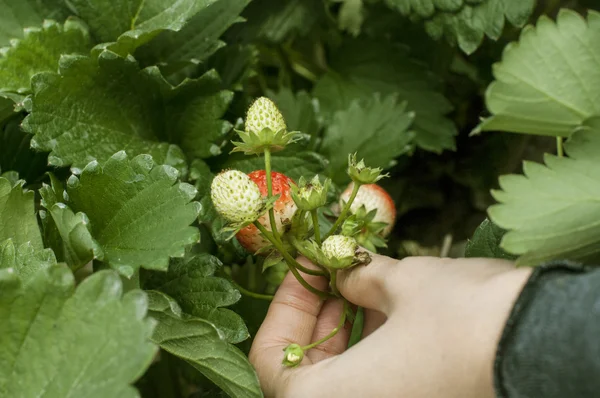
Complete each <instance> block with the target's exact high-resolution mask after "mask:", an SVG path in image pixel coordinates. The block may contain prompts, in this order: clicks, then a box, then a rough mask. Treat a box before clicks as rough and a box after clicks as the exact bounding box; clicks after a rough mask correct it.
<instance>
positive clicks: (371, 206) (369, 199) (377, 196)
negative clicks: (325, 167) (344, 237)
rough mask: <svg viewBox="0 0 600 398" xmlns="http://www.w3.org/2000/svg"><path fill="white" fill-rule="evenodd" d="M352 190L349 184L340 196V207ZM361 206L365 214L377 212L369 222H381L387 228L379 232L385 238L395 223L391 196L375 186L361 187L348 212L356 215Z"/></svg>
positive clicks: (352, 186) (394, 207)
mask: <svg viewBox="0 0 600 398" xmlns="http://www.w3.org/2000/svg"><path fill="white" fill-rule="evenodd" d="M353 188H354V183H350V185H348V187H347V188H346V190H345V191H344V192H343V193H342V195H341V196H340V205H341V206H343V205H344V203H346V202H347V201H348V200H349V199H350V194H351V193H352V189H353ZM361 206H365V208H366V210H367V212H369V211H372V210H375V209H376V210H377V214H376V215H375V217H374V218H373V220H371V221H372V222H383V223H386V224H387V226H386V227H385V228H384V229H383V231H382V232H381V235H382V236H387V235H389V234H390V232H391V231H392V228H393V227H394V223H395V222H396V206H395V205H394V201H393V199H392V198H391V196H390V195H389V194H388V193H387V192H386V190H385V189H383V188H381V187H380V186H379V185H377V184H367V185H361V187H360V189H359V190H358V193H357V194H356V198H355V199H354V201H353V202H352V205H351V206H350V211H351V212H352V213H356V212H357V211H358V209H359V208H360V207H361Z"/></svg>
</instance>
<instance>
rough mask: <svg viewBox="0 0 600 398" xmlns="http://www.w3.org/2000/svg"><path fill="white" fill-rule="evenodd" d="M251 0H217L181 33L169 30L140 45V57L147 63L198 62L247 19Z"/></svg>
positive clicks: (223, 44)
mask: <svg viewBox="0 0 600 398" xmlns="http://www.w3.org/2000/svg"><path fill="white" fill-rule="evenodd" d="M249 2H250V0H213V1H210V2H206V3H207V4H208V6H206V7H205V8H203V9H202V10H200V11H199V12H198V13H197V14H196V15H195V16H194V17H193V18H191V19H190V21H189V22H188V23H187V24H186V25H185V26H184V27H183V28H182V29H181V30H180V31H178V32H175V31H173V30H168V31H165V32H163V33H161V34H160V35H159V36H158V37H157V38H156V39H154V40H152V41H151V42H150V43H148V44H147V45H145V46H144V47H142V48H140V49H139V51H138V52H137V53H136V56H137V57H138V58H140V59H141V60H142V61H143V62H144V63H145V64H147V65H155V64H158V63H165V64H178V63H180V64H184V63H188V62H191V63H194V64H198V63H200V62H202V61H204V60H206V59H207V58H208V57H209V56H211V55H212V54H214V53H215V52H216V51H217V50H218V49H219V48H222V47H223V46H225V43H224V42H222V41H221V40H219V38H220V37H221V36H222V35H223V33H224V32H225V31H226V30H227V29H228V28H229V27H230V26H231V25H233V24H234V23H236V22H241V21H243V19H242V18H240V13H241V12H242V10H243V9H244V8H245V7H246V6H247V5H248V3H249Z"/></svg>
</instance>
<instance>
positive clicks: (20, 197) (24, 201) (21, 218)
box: [0, 177, 43, 250]
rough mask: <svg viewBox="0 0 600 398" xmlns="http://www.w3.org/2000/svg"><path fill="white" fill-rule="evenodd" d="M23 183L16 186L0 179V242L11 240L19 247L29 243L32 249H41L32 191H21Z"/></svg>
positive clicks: (4, 179)
mask: <svg viewBox="0 0 600 398" xmlns="http://www.w3.org/2000/svg"><path fill="white" fill-rule="evenodd" d="M24 183H25V181H22V180H21V181H19V182H18V183H17V184H16V185H14V186H13V184H12V183H11V182H10V181H9V180H7V179H6V178H2V177H0V220H2V222H1V223H0V242H4V241H5V240H6V239H12V240H13V242H14V244H15V245H17V246H20V245H21V244H23V243H27V242H30V243H31V245H32V246H33V248H34V249H36V250H37V249H42V247H43V246H42V236H41V234H40V229H39V227H38V223H37V218H36V216H35V207H34V197H35V194H34V192H33V191H28V190H23V185H24Z"/></svg>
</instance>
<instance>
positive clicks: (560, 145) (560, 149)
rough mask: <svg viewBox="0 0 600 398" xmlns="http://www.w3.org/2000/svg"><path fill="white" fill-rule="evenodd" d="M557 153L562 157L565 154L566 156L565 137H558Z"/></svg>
mask: <svg viewBox="0 0 600 398" xmlns="http://www.w3.org/2000/svg"><path fill="white" fill-rule="evenodd" d="M556 153H557V155H558V157H559V158H562V157H563V156H565V151H564V149H563V138H562V137H556Z"/></svg>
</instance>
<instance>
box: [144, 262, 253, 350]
mask: <svg viewBox="0 0 600 398" xmlns="http://www.w3.org/2000/svg"><path fill="white" fill-rule="evenodd" d="M221 267H222V264H221V262H220V261H219V259H217V258H216V257H214V256H211V255H210V254H206V253H202V254H197V255H193V254H190V255H188V256H187V257H186V258H183V259H173V260H171V264H170V266H169V270H168V272H167V274H166V275H165V274H153V275H150V277H149V279H148V280H147V281H146V282H145V283H144V289H146V290H148V289H151V290H160V291H161V292H163V293H166V294H168V295H169V296H171V297H173V298H174V299H175V300H176V301H177V302H178V303H179V305H180V306H181V308H182V309H183V311H184V312H186V313H187V314H190V315H193V316H195V317H198V318H202V319H204V320H207V321H209V322H211V323H213V324H214V325H215V326H216V327H217V329H219V331H220V332H221V333H222V335H223V336H224V338H225V340H227V341H228V342H230V343H239V342H241V341H244V340H246V339H247V338H248V329H247V328H246V325H245V324H244V321H243V320H242V318H241V317H240V316H239V315H238V314H236V313H235V312H233V311H231V310H229V309H226V308H223V307H227V306H230V305H233V304H235V303H236V302H237V301H238V300H239V299H240V297H241V295H240V292H239V291H238V290H237V289H236V288H235V287H233V285H232V284H231V283H230V282H229V281H227V280H226V279H223V278H218V277H215V276H213V274H214V273H215V271H216V270H217V269H218V268H221Z"/></svg>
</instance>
